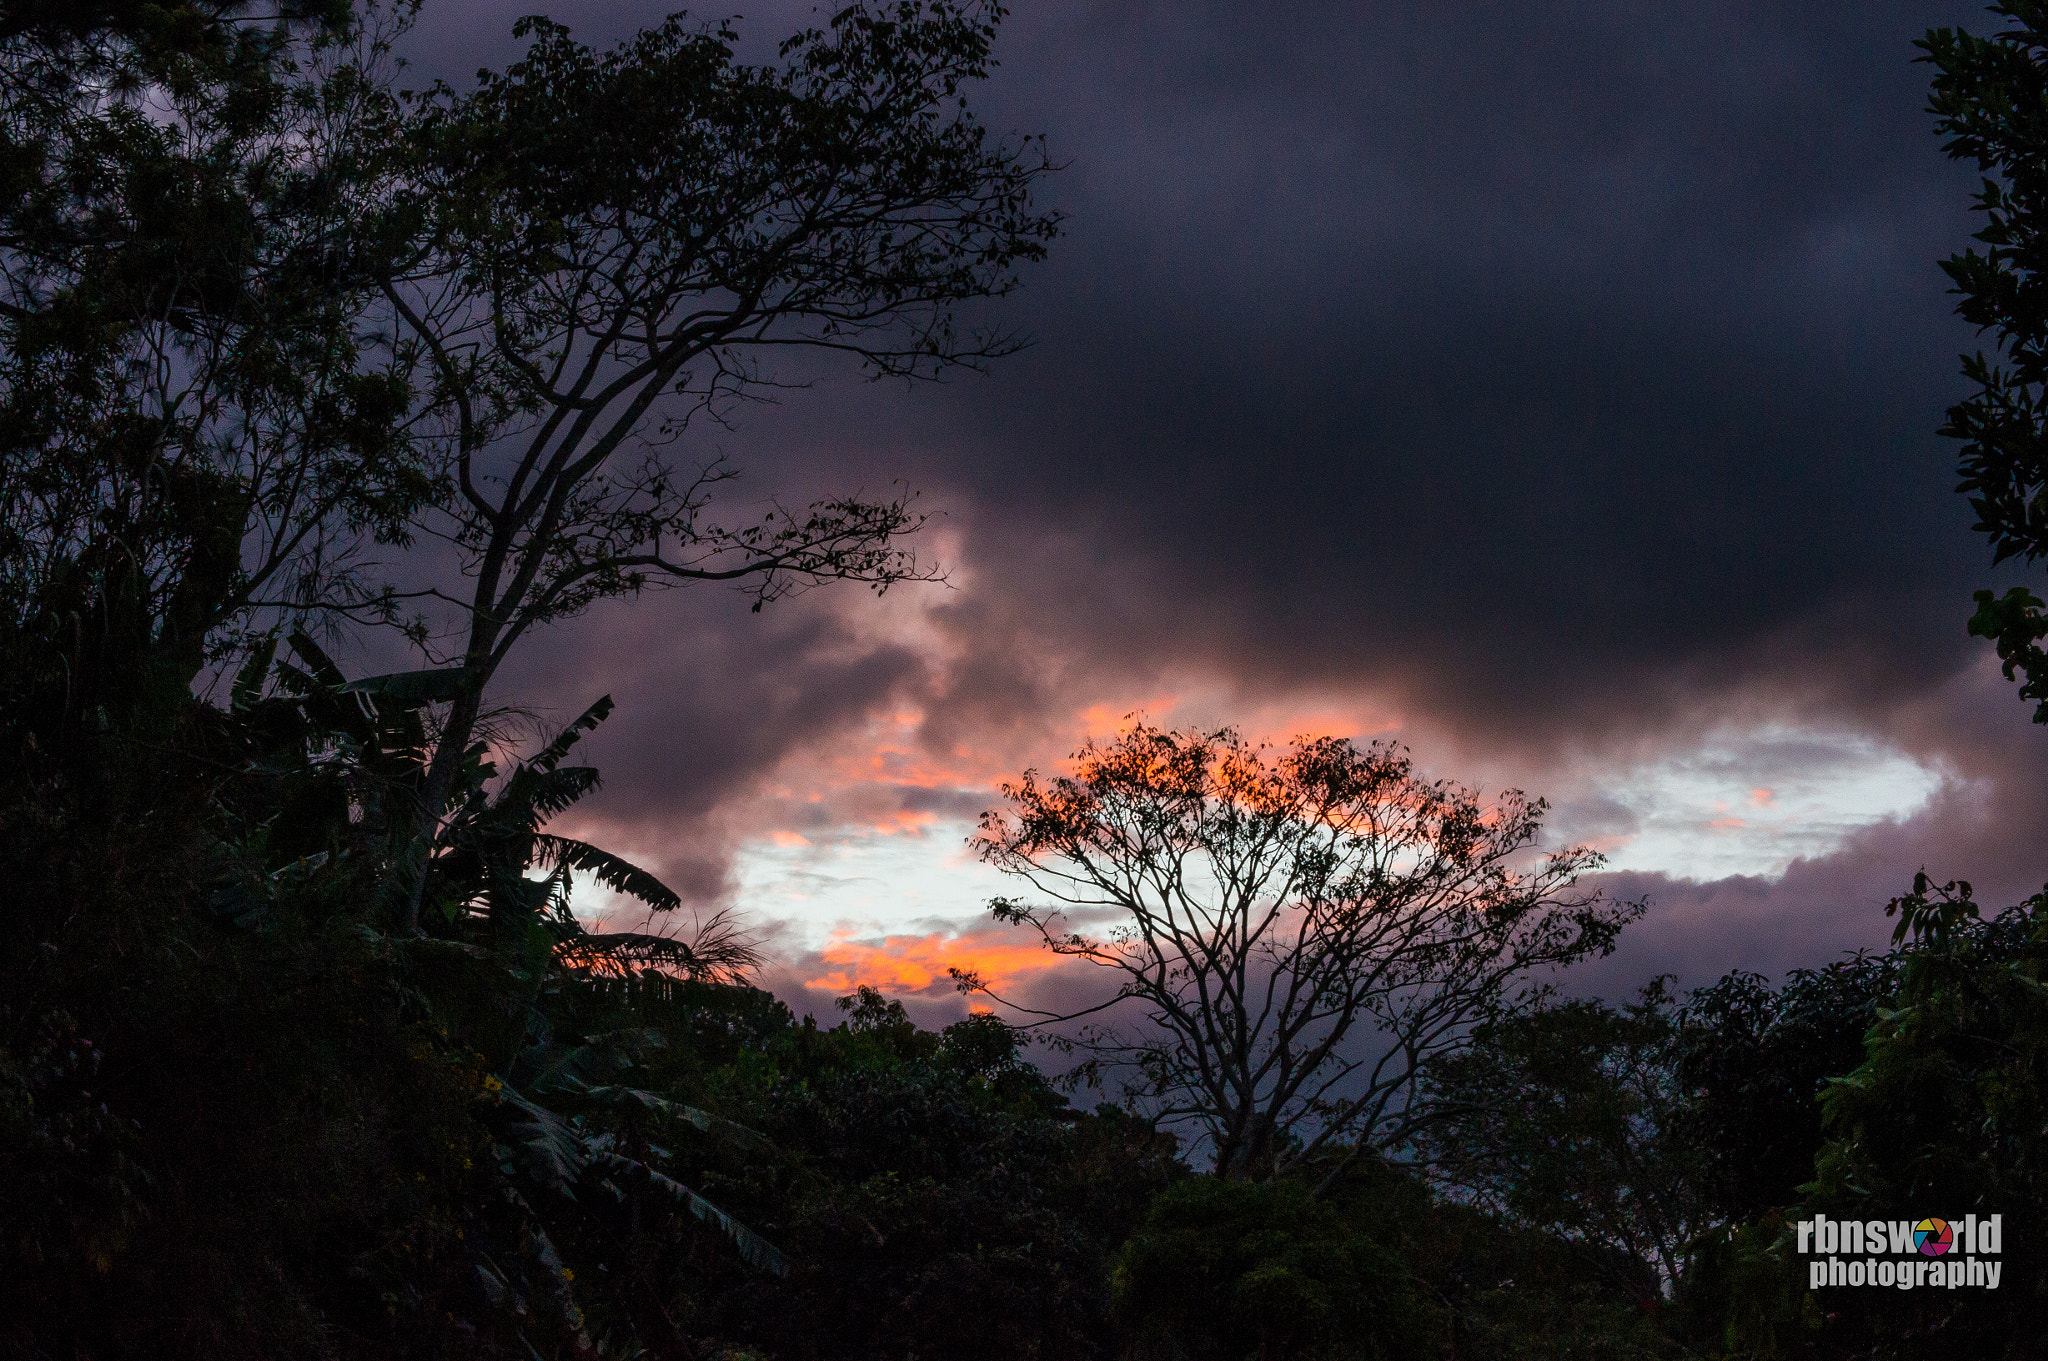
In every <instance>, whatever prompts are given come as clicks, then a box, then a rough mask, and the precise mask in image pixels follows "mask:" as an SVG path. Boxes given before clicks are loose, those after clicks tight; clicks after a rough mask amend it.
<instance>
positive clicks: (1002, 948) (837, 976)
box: [805, 932, 1066, 993]
mask: <svg viewBox="0 0 2048 1361" xmlns="http://www.w3.org/2000/svg"><path fill="white" fill-rule="evenodd" d="M822 957H823V959H824V962H825V963H826V964H829V965H837V966H838V967H837V968H835V969H833V970H832V971H831V972H829V973H826V974H823V975H821V976H820V977H817V978H813V979H809V980H807V981H806V983H805V986H806V987H812V988H827V989H830V990H831V991H833V992H837V993H849V992H852V991H853V990H854V989H855V988H857V987H860V986H862V985H865V986H867V987H871V988H877V989H879V990H881V991H883V992H897V993H903V992H924V991H927V990H944V989H948V988H951V987H952V985H953V983H952V978H951V976H950V975H949V974H948V973H947V972H946V971H947V970H948V969H962V970H966V971H968V972H971V973H975V974H979V975H980V976H981V977H982V978H983V979H984V980H986V981H987V982H988V983H989V984H990V985H991V986H992V987H995V988H997V989H1002V988H1005V987H1007V986H1008V985H1009V984H1011V983H1014V982H1015V981H1016V980H1017V979H1018V978H1020V977H1022V976H1023V975H1025V974H1028V973H1037V972H1040V971H1043V970H1045V969H1056V968H1059V967H1061V966H1062V965H1064V964H1065V963H1066V961H1065V959H1064V958H1063V957H1061V956H1059V955H1056V954H1054V953H1053V952H1052V951H1050V950H1048V949H1046V948H1045V947H1044V946H1042V945H1039V944H1037V943H1036V942H1032V941H1025V940H1021V939H1018V938H1016V937H1011V936H998V935H994V934H986V935H983V934H971V935H965V936H943V935H940V934H938V933H936V932H934V933H933V934H931V935H928V936H888V937H885V938H884V939H883V940H882V941H881V942H880V943H879V944H877V943H875V942H873V941H860V940H851V939H847V938H845V937H837V938H835V939H834V940H833V941H832V943H831V944H829V945H827V946H826V947H825V949H824V950H823V951H822Z"/></svg>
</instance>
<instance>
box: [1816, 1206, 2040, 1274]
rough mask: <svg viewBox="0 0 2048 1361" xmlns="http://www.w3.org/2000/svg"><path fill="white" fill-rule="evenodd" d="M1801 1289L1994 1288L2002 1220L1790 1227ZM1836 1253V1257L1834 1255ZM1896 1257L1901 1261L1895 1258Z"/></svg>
mask: <svg viewBox="0 0 2048 1361" xmlns="http://www.w3.org/2000/svg"><path fill="white" fill-rule="evenodd" d="M1797 1228H1798V1230H1799V1251H1800V1253H1801V1254H1802V1255H1814V1254H1825V1259H1824V1260H1823V1259H1817V1260H1815V1261H1811V1262H1808V1263H1807V1264H1806V1288H1807V1289H1808V1290H1818V1289H1820V1288H1821V1287H1822V1286H1836V1285H1861V1286H1877V1287H1879V1288H1880V1289H1892V1290H1996V1289H1998V1276H1999V1272H2000V1270H2001V1268H2002V1267H2003V1265H2004V1264H2003V1263H2002V1262H1997V1261H1987V1260H1986V1259H1987V1258H1995V1257H1997V1256H1998V1254H1999V1253H2000V1252H2001V1251H2002V1250H2003V1248H2004V1246H2005V1216H2004V1215H1992V1216H1991V1217H1990V1218H1989V1219H1979V1218H1977V1216H1975V1215H1968V1216H1966V1217H1964V1218H1963V1219H1960V1220H1957V1221H1956V1222H1955V1223H1953V1224H1951V1223H1950V1222H1949V1221H1948V1220H1946V1219H1935V1218H1933V1217H1931V1216H1930V1217H1929V1218H1926V1219H1922V1220H1917V1221H1916V1220H1911V1219H1829V1218H1828V1217H1827V1216H1826V1215H1816V1216H1815V1217H1814V1218H1812V1219H1802V1220H1800V1221H1799V1222H1798V1225H1797ZM1838 1254H1839V1255H1838ZM1899 1258H1903V1259H1904V1260H1903V1261H1901V1260H1897V1259H1899Z"/></svg>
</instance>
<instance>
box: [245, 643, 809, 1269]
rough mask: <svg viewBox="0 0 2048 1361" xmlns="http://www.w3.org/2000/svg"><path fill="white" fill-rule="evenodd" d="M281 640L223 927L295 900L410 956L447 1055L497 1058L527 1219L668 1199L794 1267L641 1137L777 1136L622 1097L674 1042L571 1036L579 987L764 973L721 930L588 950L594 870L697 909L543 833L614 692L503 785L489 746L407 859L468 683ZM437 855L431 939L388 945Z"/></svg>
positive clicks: (257, 710) (250, 757)
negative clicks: (436, 720)
mask: <svg viewBox="0 0 2048 1361" xmlns="http://www.w3.org/2000/svg"><path fill="white" fill-rule="evenodd" d="M286 641H287V642H288V644H289V647H290V650H291V653H292V657H293V658H294V659H295V660H285V659H280V658H278V657H277V655H276V653H277V643H276V640H275V639H274V638H273V639H271V640H269V641H267V642H266V643H265V644H264V645H263V646H261V647H259V648H258V649H257V650H256V651H255V652H254V653H253V654H252V655H251V656H250V658H249V659H248V661H247V663H246V664H245V665H244V666H243V667H242V668H241V670H240V672H239V673H238V675H237V676H236V679H235V681H234V685H233V689H232V692H231V696H230V708H229V715H228V719H229V728H230V731H231V734H232V741H233V742H234V743H236V744H238V745H239V748H240V750H241V754H242V758H243V763H244V769H245V771H246V772H247V775H248V777H249V778H248V788H249V791H250V793H249V796H248V802H249V803H250V805H251V806H252V807H255V808H259V809H261V810H262V816H261V817H260V818H258V817H256V816H254V815H253V814H251V815H248V816H245V817H244V818H243V819H242V822H243V825H244V827H245V828H246V831H245V834H244V835H243V836H242V837H240V838H239V839H238V841H236V842H235V843H234V844H232V845H230V844H225V843H224V844H223V846H222V847H221V848H220V851H219V855H218V859H219V861H220V863H221V874H220V878H219V879H218V881H217V883H216V887H215V890H214V895H213V896H214V901H215V906H216V908H217V910H219V911H220V912H221V913H222V915H224V916H226V917H228V918H230V919H231V920H232V921H234V922H235V923H236V924H237V925H241V926H250V927H260V926H261V924H262V921H263V919H264V917H265V915H266V913H267V911H269V910H270V909H271V908H272V907H274V906H275V905H276V904H277V903H278V902H280V901H282V900H284V899H287V898H289V899H291V900H293V901H295V902H298V903H300V904H304V903H306V902H316V903H326V904H328V905H329V906H330V907H333V908H334V910H337V911H349V910H353V911H354V912H355V914H356V915H357V917H358V921H357V922H356V929H358V930H359V931H362V932H364V933H366V934H368V935H370V936H371V937H373V938H374V939H375V940H376V941H377V943H378V944H379V946H380V947H381V948H382V949H384V950H385V951H386V952H387V953H388V955H389V956H390V957H391V958H392V959H393V961H394V963H395V964H396V965H397V966H398V973H399V975H400V976H401V977H402V979H403V982H402V983H401V984H400V987H399V991H400V993H401V995H402V997H403V998H404V1000H405V1001H406V1002H407V1003H408V1004H410V1005H411V1006H412V1007H413V1008H414V1010H415V1011H417V1012H418V1013H419V1014H420V1016H421V1018H422V1019H423V1020H425V1021H427V1022H429V1023H430V1025H431V1028H432V1029H433V1030H434V1032H435V1033H436V1034H437V1035H451V1032H452V1037H451V1038H450V1039H449V1040H448V1043H449V1044H451V1045H453V1044H455V1043H458V1042H460V1043H462V1044H464V1045H465V1046H466V1047H468V1048H470V1049H472V1050H474V1049H475V1048H476V1047H479V1046H480V1047H481V1048H483V1049H490V1050H495V1051H497V1054H498V1058H497V1060H495V1062H496V1066H497V1069H498V1075H497V1076H494V1077H492V1078H491V1080H490V1083H489V1084H488V1086H489V1088H490V1090H491V1092H492V1095H493V1097H494V1098H495V1099H494V1101H493V1103H492V1106H491V1111H490V1114H489V1115H488V1116H487V1117H486V1123H487V1125H488V1126H489V1127H490V1128H491V1132H492V1135H493V1138H494V1146H495V1149H496V1153H497V1156H498V1159H499V1164H500V1171H501V1173H502V1174H503V1175H505V1176H507V1177H508V1178H512V1179H514V1180H515V1181H517V1182H519V1183H523V1184H524V1188H525V1190H526V1191H527V1192H528V1193H531V1194H527V1195H522V1196H521V1197H520V1202H521V1203H522V1204H523V1205H526V1206H528V1207H529V1208H531V1207H534V1206H548V1205H553V1206H555V1207H557V1208H558V1209H562V1208H564V1207H573V1206H582V1207H584V1208H585V1211H586V1212H589V1211H590V1209H591V1207H592V1206H593V1205H594V1204H599V1203H602V1202H604V1201H607V1200H609V1201H614V1202H618V1203H624V1202H625V1201H627V1200H628V1199H630V1198H631V1197H634V1196H643V1197H644V1196H647V1195H655V1196H659V1197H662V1198H666V1199H668V1200H670V1201H672V1202H673V1203H675V1204H676V1205H678V1206H679V1207H680V1208H682V1209H684V1210H687V1211H688V1212H689V1213H690V1214H691V1215H692V1216H694V1217H695V1218H697V1219H699V1220H701V1221H704V1222H706V1223H708V1224H710V1225H712V1226H713V1227H715V1228H716V1229H717V1230H718V1231H720V1232H721V1233H723V1234H724V1235H725V1236H726V1237H727V1238H729V1239H730V1240H731V1241H732V1242H733V1244H734V1246H735V1247H736V1249H737V1250H738V1252H739V1254H740V1256H741V1257H742V1259H743V1260H745V1261H746V1262H748V1263H749V1264H750V1265H753V1266H755V1267H757V1268H759V1269H762V1270H766V1271H770V1272H774V1273H776V1274H782V1273H783V1272H784V1271H786V1270H787V1264H786V1262H785V1260H784V1258H783V1256H782V1254H781V1252H780V1251H779V1250H778V1249H776V1248H775V1247H774V1245H772V1244H770V1243H769V1242H767V1240H765V1239H763V1238H762V1237H761V1236H760V1235H758V1234H756V1233H755V1232H754V1231H753V1230H751V1229H749V1228H748V1227H747V1226H746V1225H744V1224H742V1223H740V1222H739V1221H738V1220H736V1219H734V1218H733V1217H732V1216H731V1215H728V1214H727V1213H726V1212H725V1211H723V1210H721V1209H720V1208H719V1207H718V1206H716V1205H715V1204H713V1203H712V1202H711V1201H709V1200H707V1199H705V1198H704V1197H703V1196H701V1195H699V1194H698V1193H697V1192H696V1191H695V1190H693V1189H691V1188H690V1187H689V1186H688V1185H686V1184H685V1183H684V1182H683V1181H682V1180H680V1179H679V1178H677V1177H676V1176H675V1175H674V1174H673V1173H674V1167H673V1160H674V1155H673V1152H672V1151H671V1150H670V1149H669V1148H668V1147H666V1146H664V1145H662V1144H660V1143H656V1142H653V1141H652V1140H651V1139H649V1138H648V1137H646V1136H647V1133H648V1129H649V1127H650V1125H651V1126H655V1127H657V1128H656V1131H655V1132H656V1133H659V1128H658V1127H661V1126H665V1127H667V1128H669V1129H671V1130H674V1131H676V1132H678V1133H680V1132H682V1131H684V1130H688V1129H694V1130H696V1131H698V1132H700V1133H719V1134H722V1135H723V1136H725V1137H730V1138H736V1139H739V1140H741V1141H742V1142H749V1141H759V1140H760V1136H759V1135H757V1134H754V1133H752V1132H751V1131H748V1130H745V1129H743V1128H742V1127H740V1126H737V1125H733V1124H731V1123H730V1122H728V1121H725V1120H722V1119H721V1118H720V1117H717V1116H714V1115H711V1114H710V1113H708V1112H705V1111H702V1110H699V1109H697V1108H695V1107H691V1106H687V1105H684V1104H682V1103H679V1102H676V1101H673V1100H671V1099H669V1098H667V1097H664V1096H661V1095H659V1094H657V1093H655V1092H651V1091H647V1090H645V1089H643V1088H640V1087H637V1086H634V1085H630V1084H629V1083H627V1082H625V1081H623V1080H622V1079H623V1077H624V1075H625V1074H627V1073H628V1072H629V1070H631V1069H633V1068H634V1067H636V1066H637V1062H638V1057H639V1055H640V1054H641V1053H642V1052H643V1051H644V1050H645V1049H646V1048H648V1047H650V1046H654V1045H658V1044H660V1043H661V1042H662V1036H661V1032H659V1031H658V1030H654V1029H651V1028H640V1029H631V1030H626V1031H621V1032H614V1033H611V1034H606V1035H599V1036H591V1037H585V1038H583V1039H581V1040H580V1041H577V1042H574V1043H568V1042H564V1041H562V1040H560V1039H558V1038H557V1037H556V1036H555V1034H554V1016H553V1015H551V1013H553V1012H555V1011H557V1008H556V1007H554V1006H552V1005H551V1003H552V1002H553V1001H554V1000H555V999H556V998H557V997H559V996H560V995H561V994H562V993H563V992H564V990H572V991H573V990H575V989H578V988H587V987H588V986H589V985H591V984H592V983H596V982H601V981H607V980H627V981H632V980H636V979H642V978H648V977H649V976H650V975H652V976H654V977H666V978H674V977H678V976H680V977H685V978H691V979H696V980H699V981H704V982H713V983H734V982H738V981H739V980H740V979H741V978H743V977H744V976H745V974H746V973H747V972H748V971H750V970H751V969H752V967H754V965H755V964H756V963H757V959H756V956H755V954H754V951H753V948H752V946H751V944H750V943H749V942H748V941H747V940H746V938H745V937H744V936H742V935H741V934H740V933H739V932H738V931H736V930H735V929H733V927H732V924H731V922H730V920H729V918H726V917H725V916H724V915H723V914H721V915H719V916H716V917H714V918H712V919H711V920H710V921H709V922H708V923H706V924H705V926H704V927H703V928H702V929H700V930H699V932H698V933H697V936H696V938H695V939H694V940H692V941H688V942H685V941H683V940H679V939H675V938H671V937H668V936H663V935H658V934H651V933H644V932H592V931H590V930H587V929H586V928H585V927H584V926H583V925H582V923H581V922H579V921H578V920H577V918H576V916H575V915H574V913H573V912H572V911H571V909H570V897H569V890H570V876H571V875H572V874H573V873H576V872H579V871H580V872H582V873H585V874H587V875H589V876H590V877H591V878H592V879H594V880H595V881H596V882H597V883H599V884H601V885H603V886H605V887H607V888H610V889H612V890H613V891H615V892H618V893H622V894H625V895H628V896H630V897H633V898H636V899H638V900H639V901H640V902H642V903H644V904H646V906H647V907H648V908H649V909H650V910H651V911H652V912H665V911H670V910H673V909H675V908H677V907H679V906H680V905H681V902H682V900H681V897H680V895H678V894H677V893H676V892H675V891H674V890H673V889H671V888H670V887H669V886H668V885H666V884H664V883H662V882H661V880H660V879H659V878H658V877H657V876H655V875H654V874H652V873H650V872H649V871H647V870H645V869H642V868H641V867H639V866H637V865H634V864H632V863H631V862H629V861H627V860H625V859H622V858H621V857H619V856H616V855H613V854H611V853H610V852H608V851H605V850H603V849H601V848H599V847H596V846H593V845H591V844H590V843H588V842H585V841H581V840H577V839H575V838H571V837H566V836H562V835H559V834H556V833H551V832H547V831H545V830H543V828H544V827H545V826H546V824H547V823H548V821H549V820H550V819H552V818H555V817H556V816H558V815H559V814H561V813H563V812H565V811H566V810H568V809H569V808H570V807H572V806H573V805H574V804H575V803H576V802H577V801H578V800H579V799H581V798H583V797H584V796H585V795H587V794H589V793H590V792H591V791H592V790H594V789H596V788H597V786H598V773H597V771H596V770H595V768H593V767H590V766H582V765H570V764H567V763H566V762H567V760H568V758H569V756H570V754H571V753H572V751H573V750H574V748H575V746H576V744H577V743H578V742H579V741H581V740H582V738H583V737H584V736H585V735H587V734H588V733H589V732H591V731H592V730H594V729H595V728H596V727H597V726H598V725H599V724H600V723H602V722H603V721H604V720H605V719H606V718H607V717H608V716H609V715H610V714H611V712H612V708H613V705H612V700H611V698H610V696H605V697H603V698H601V699H599V700H598V701H597V702H596V703H595V704H592V705H591V706H590V707H589V708H588V709H586V710H585V711H584V712H583V713H582V714H581V715H580V716H578V717H577V719H576V720H575V721H574V722H572V723H570V724H569V725H568V726H567V727H566V728H564V729H563V730H562V731H561V732H559V733H557V734H556V735H555V736H554V737H553V738H552V739H551V740H549V741H548V742H546V743H545V744H544V745H543V746H542V747H541V749H540V750H539V751H538V752H536V753H535V754H534V755H532V756H531V757H528V758H526V759H525V760H522V761H518V762H516V763H515V764H513V766H512V768H511V770H510V772H509V774H507V775H505V776H504V777H503V778H502V779H501V778H500V777H499V772H498V766H497V763H496V762H494V761H493V760H492V759H491V757H490V752H489V749H488V747H487V746H486V745H485V744H483V743H481V742H479V743H476V744H474V745H472V747H471V748H470V749H469V751H468V752H467V753H466V754H465V760H464V763H463V768H462V771H461V774H460V778H459V782H458V785H457V790H458V795H459V797H458V798H457V799H456V800H455V801H454V805H453V806H454V811H453V812H452V814H451V815H450V816H449V817H448V818H447V819H445V821H444V823H443V825H442V826H441V827H440V829H439V831H438V833H437V834H436V835H435V837H434V839H433V842H432V844H431V845H425V846H422V845H415V844H408V841H407V838H408V837H410V836H413V835H414V833H413V830H412V829H414V828H416V827H417V825H418V822H417V819H416V818H415V817H414V816H413V814H414V812H415V811H416V808H417V803H416V800H417V798H418V796H419V792H420V790H421V789H422V787H423V784H424V781H425V779H426V767H427V761H428V750H429V748H428V723H427V710H428V708H429V706H431V705H433V704H435V703H438V702H441V701H444V700H446V699H447V698H448V697H449V696H450V695H451V694H452V693H454V690H455V687H456V686H457V684H458V683H459V681H460V679H461V673H460V672H459V671H411V672H401V673H396V674H392V675H385V676H373V677H369V678H367V679H362V680H356V681H350V680H348V679H346V678H345V676H344V675H343V673H342V672H341V670H340V668H339V667H338V666H336V665H335V663H334V661H333V660H332V659H331V658H330V657H328V656H327V654H326V653H325V652H324V651H323V650H322V649H321V648H320V647H319V646H318V644H316V643H315V642H314V641H313V640H312V639H311V638H309V637H307V636H306V635H304V634H303V633H296V634H293V635H291V637H290V638H289V639H288V640H286ZM422 857H423V858H425V860H426V863H427V870H428V873H427V893H426V899H427V901H428V902H430V903H432V904H435V905H436V907H437V908H438V910H437V911H433V912H428V913H423V914H422V917H421V927H422V931H421V933H420V934H417V935H390V934H384V933H383V932H381V931H380V930H379V928H380V927H382V926H384V925H385V924H387V923H389V922H392V921H396V920H398V919H399V914H398V913H397V911H396V910H395V905H396V898H395V895H391V894H386V893H383V886H385V885H389V884H393V883H402V882H407V879H406V877H405V876H403V875H393V874H392V873H391V872H390V871H391V869H392V867H393V866H394V865H403V864H407V863H410V864H413V865H417V864H418V863H419V859H420V858H422ZM536 874H537V875H538V877H534V876H535V875H536ZM380 895H382V896H380ZM351 900H352V907H351V905H350V904H351ZM337 903H338V904H340V906H338V907H336V906H335V905H336V904H337ZM627 991H628V993H629V994H630V993H631V991H632V990H630V989H629V990H627ZM492 1030H495V1031H496V1032H497V1033H496V1034H495V1035H494V1036H492V1035H486V1034H485V1033H484V1032H486V1031H492ZM543 1220H544V1216H537V1218H536V1221H535V1225H534V1228H533V1232H535V1233H538V1234H539V1235H540V1239H539V1240H538V1241H541V1242H542V1243H547V1242H548V1241H549V1240H548V1238H547V1235H546V1226H545V1223H544V1222H542V1221H543ZM550 1251H552V1249H551V1248H550ZM479 1270H480V1271H484V1268H483V1267H480V1268H479ZM491 1270H492V1271H495V1270H496V1268H491ZM485 1274H486V1275H487V1276H490V1272H489V1271H486V1272H485ZM501 1274H502V1273H501ZM490 1279H493V1280H497V1279H500V1276H490Z"/></svg>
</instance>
